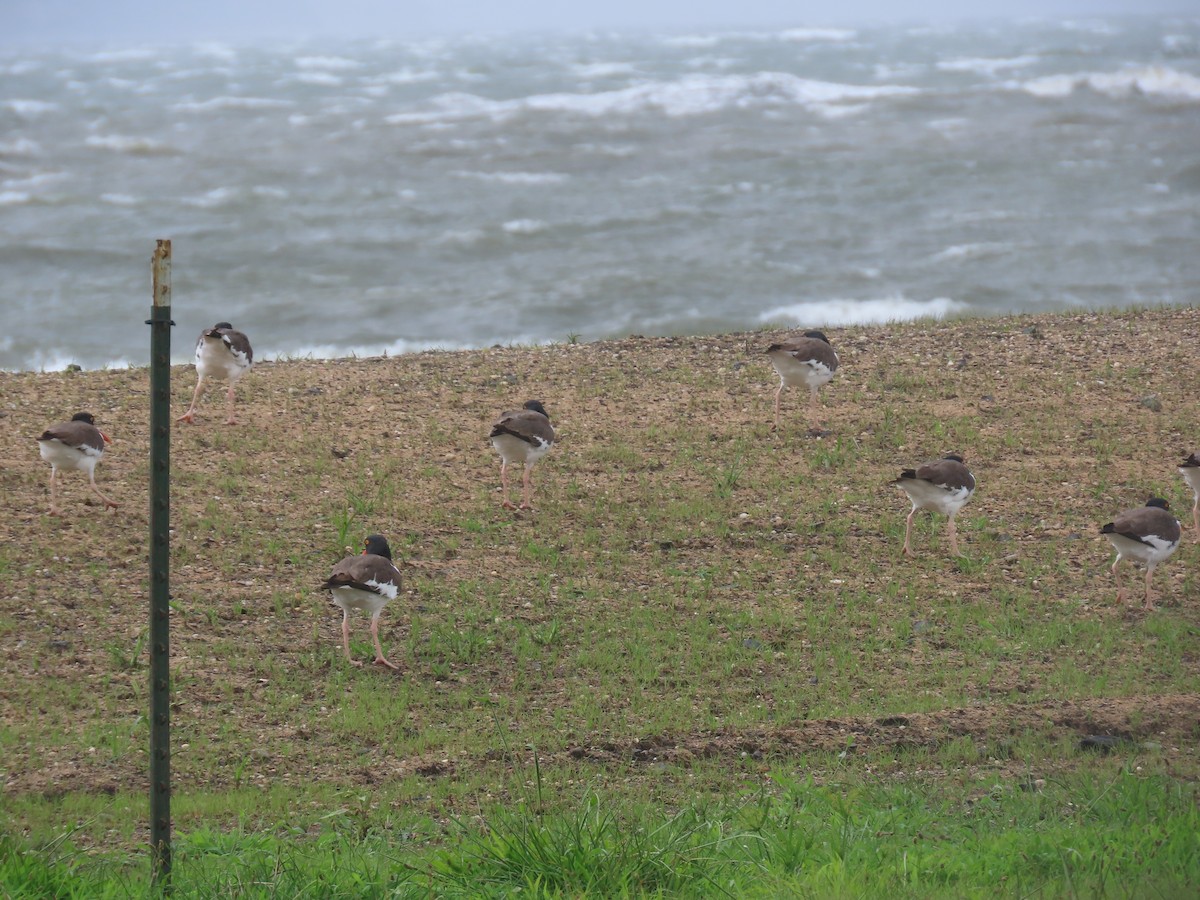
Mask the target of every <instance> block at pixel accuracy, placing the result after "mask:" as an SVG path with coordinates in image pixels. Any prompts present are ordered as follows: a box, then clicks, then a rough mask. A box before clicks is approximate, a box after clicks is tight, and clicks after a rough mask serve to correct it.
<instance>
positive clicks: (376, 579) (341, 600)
mask: <svg viewBox="0 0 1200 900" xmlns="http://www.w3.org/2000/svg"><path fill="white" fill-rule="evenodd" d="M321 588H322V589H323V590H327V591H329V592H330V593H332V594H333V602H334V603H336V604H337V605H338V606H340V607H341V608H342V649H343V650H345V651H346V659H348V660H350V663H351V665H355V666H361V665H362V663H361V662H358V661H357V660H355V659H354V657H353V656H351V655H350V610H352V609H358V610H363V611H364V612H368V613H370V614H371V639H372V640H373V641H374V642H375V664H376V665H380V666H387V667H388V668H389V669H399V666H395V665H393V664H392V663H390V662H388V659H387V657H386V656H384V655H383V648H382V647H380V646H379V614H380V613H381V612H383V608H384V607H385V606H387V604H388V601H389V600H394V599H396V594H398V593H399V592H400V570H399V569H397V568H396V564H395V563H393V562H392V548H391V547H389V546H388V542H387V538H385V537H384V536H383V535H381V534H370V535H367V538H366V540H365V541H363V552H362V553H360V554H359V555H358V556H347V557H346V558H345V559H343V560H342V561H341V562H340V563H338V564H337V565H336V566H334V567H333V572H332V573H330V575H329V577H328V578H327V579H325V583H324V584H322V585H321Z"/></svg>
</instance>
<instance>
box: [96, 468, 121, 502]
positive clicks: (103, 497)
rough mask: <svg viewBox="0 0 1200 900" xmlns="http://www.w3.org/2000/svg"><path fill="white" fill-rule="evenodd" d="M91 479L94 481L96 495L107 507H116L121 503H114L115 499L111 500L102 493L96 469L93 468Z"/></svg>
mask: <svg viewBox="0 0 1200 900" xmlns="http://www.w3.org/2000/svg"><path fill="white" fill-rule="evenodd" d="M90 481H91V483H92V491H93V492H94V493H95V495H96V496H97V497H99V498H100V502H101V503H103V504H104V508H105V509H116V508H117V507H118V506H119V505H120V504H118V503H114V502H113V501H111V500H109V499H108V498H107V497H105V496H104V495H103V494H102V493H100V488H98V487H97V486H96V471H95V469H93V470H92V472H91V475H90Z"/></svg>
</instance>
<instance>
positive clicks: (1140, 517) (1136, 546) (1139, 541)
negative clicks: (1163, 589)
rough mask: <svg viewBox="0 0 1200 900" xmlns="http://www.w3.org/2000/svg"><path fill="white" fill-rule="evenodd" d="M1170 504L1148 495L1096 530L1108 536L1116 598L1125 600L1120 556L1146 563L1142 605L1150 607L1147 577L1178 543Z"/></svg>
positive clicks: (1151, 599)
mask: <svg viewBox="0 0 1200 900" xmlns="http://www.w3.org/2000/svg"><path fill="white" fill-rule="evenodd" d="M1170 508H1171V507H1170V505H1169V504H1168V503H1167V501H1166V500H1164V499H1162V497H1151V498H1150V499H1149V500H1147V501H1146V505H1145V506H1139V507H1137V508H1136V509H1127V510H1125V512H1123V513H1121V514H1120V515H1119V516H1117V517H1116V518H1115V519H1113V520H1112V521H1111V522H1109V523H1108V524H1107V525H1104V526H1103V527H1102V528H1101V529H1100V533H1101V534H1102V535H1104V536H1105V537H1106V538H1108V541H1109V543H1110V544H1112V545H1113V549H1115V550H1116V551H1117V558H1116V559H1114V560H1113V564H1112V573H1113V578H1115V579H1116V581H1117V602H1118V603H1124V602H1125V586H1124V585H1123V584H1121V573H1120V572H1119V571H1118V570H1117V566H1119V565H1120V564H1121V560H1123V559H1128V560H1129V561H1130V562H1133V563H1143V564H1144V565H1145V566H1146V601H1145V606H1146V609H1154V600H1153V597H1152V595H1151V593H1150V579H1151V578H1152V577H1153V575H1154V569H1155V567H1156V566H1157V565H1158V564H1159V563H1161V562H1165V561H1166V560H1167V559H1168V558H1169V557H1170V556H1171V554H1172V553H1174V552H1175V550H1176V549H1177V548H1178V547H1179V539H1180V537H1181V536H1182V533H1183V532H1182V529H1181V528H1180V527H1179V520H1178V519H1176V518H1175V517H1174V516H1173V515H1171V513H1170V512H1169V511H1168V510H1170Z"/></svg>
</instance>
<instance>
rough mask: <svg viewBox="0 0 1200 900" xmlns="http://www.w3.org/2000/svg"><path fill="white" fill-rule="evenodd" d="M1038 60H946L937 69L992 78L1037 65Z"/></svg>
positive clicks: (1025, 58)
mask: <svg viewBox="0 0 1200 900" xmlns="http://www.w3.org/2000/svg"><path fill="white" fill-rule="evenodd" d="M1038 60H1039V57H1037V56H1013V57H1010V58H1007V59H981V58H967V59H948V60H944V61H942V62H939V63H938V64H937V68H938V69H940V70H941V71H943V72H968V73H971V74H974V75H983V76H985V77H988V78H994V77H996V75H998V74H999V73H1000V72H1004V71H1007V70H1009V69H1026V68H1028V67H1029V66H1032V65H1034V64H1035V63H1037V62H1038Z"/></svg>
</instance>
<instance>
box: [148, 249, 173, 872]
mask: <svg viewBox="0 0 1200 900" xmlns="http://www.w3.org/2000/svg"><path fill="white" fill-rule="evenodd" d="M151 268H152V270H153V278H154V304H153V305H152V306H151V307H150V318H149V319H148V320H147V321H146V324H147V325H149V326H150V856H151V871H152V878H153V881H154V884H155V886H156V887H157V888H158V889H159V890H160V891H161V892H162V893H163V894H167V893H170V891H171V642H170V639H171V608H170V601H171V585H170V568H169V567H170V562H171V544H170V537H171V536H170V528H171V515H170V514H171V326H172V325H174V324H175V323H174V322H172V321H171V242H170V241H165V240H160V241H159V242H158V246H157V247H156V248H155V250H154V257H153V260H152V262H151Z"/></svg>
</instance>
